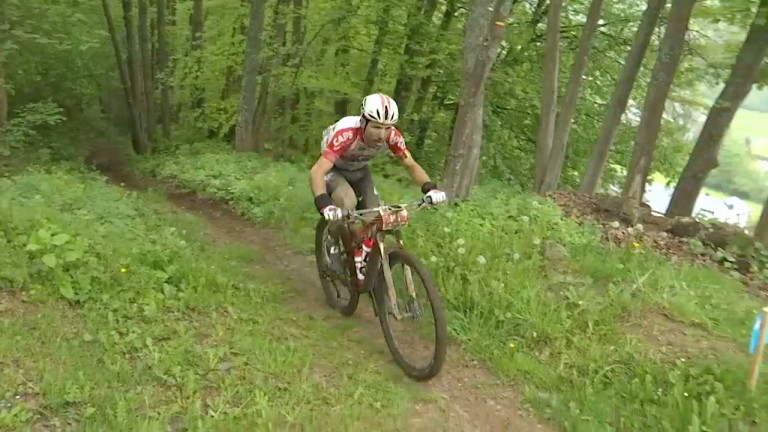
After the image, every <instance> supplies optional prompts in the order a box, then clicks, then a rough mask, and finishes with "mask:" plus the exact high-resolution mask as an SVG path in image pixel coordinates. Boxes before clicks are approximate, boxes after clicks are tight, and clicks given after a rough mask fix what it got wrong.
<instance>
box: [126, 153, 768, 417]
mask: <svg viewBox="0 0 768 432" xmlns="http://www.w3.org/2000/svg"><path fill="white" fill-rule="evenodd" d="M379 164H380V165H384V164H385V163H384V162H380V163H379ZM135 165H136V169H138V170H140V171H142V172H144V173H146V174H148V175H154V176H157V177H160V178H164V179H167V180H172V181H174V182H176V183H178V184H180V185H183V186H185V187H189V188H191V189H193V190H195V191H198V192H200V193H206V194H210V195H215V196H217V197H219V198H221V199H222V200H225V201H227V202H229V203H231V204H232V205H233V206H234V207H236V208H237V209H239V211H240V212H241V213H242V214H243V215H245V216H246V217H248V218H251V219H253V220H257V221H260V222H262V223H265V224H269V225H272V226H274V227H278V228H281V229H282V230H283V233H284V236H285V238H286V240H287V241H288V242H290V244H292V245H294V246H295V247H296V248H297V251H302V252H309V251H311V250H312V236H313V232H312V231H313V226H314V223H315V221H316V220H317V217H318V215H317V213H316V211H315V210H314V207H313V204H312V200H311V194H310V191H309V186H308V180H307V169H308V168H307V167H299V166H295V165H291V164H287V163H274V162H272V161H267V160H264V159H260V158H258V157H257V156H254V155H242V154H234V153H232V152H230V151H228V150H227V149H223V148H222V149H218V150H217V149H212V146H211V145H210V144H201V145H197V146H189V147H182V148H181V149H180V150H179V151H178V152H177V153H175V154H169V155H164V156H160V155H158V156H153V157H151V158H145V159H140V160H138V161H136V163H135ZM386 170H387V171H390V168H389V167H388V168H386ZM376 180H377V187H378V189H379V190H380V193H381V195H382V197H383V199H384V200H385V201H387V202H390V203H391V202H396V201H400V200H410V199H412V198H416V197H418V196H419V192H418V189H417V188H416V187H414V186H409V187H403V186H402V185H400V184H398V183H396V182H395V181H393V180H384V179H382V178H381V176H379V175H377V176H376ZM412 219H413V222H412V224H411V226H410V227H409V229H408V230H407V232H406V233H405V241H406V246H407V247H408V248H410V249H411V250H412V252H414V253H415V254H417V255H418V256H420V257H421V258H422V259H423V260H424V261H425V262H426V263H427V264H428V266H429V267H430V268H431V270H432V271H433V273H434V275H435V277H436V279H437V282H438V284H439V286H440V290H441V295H442V297H443V300H444V305H445V307H446V308H447V310H448V314H449V328H450V332H451V334H452V336H453V337H454V338H456V339H457V340H458V341H460V343H461V344H462V345H463V346H464V347H465V348H466V349H467V350H468V351H469V352H470V353H472V354H473V355H475V356H476V357H477V358H480V359H482V360H484V361H485V362H487V363H488V364H489V365H490V366H491V367H492V368H493V369H494V370H495V371H496V372H497V374H498V375H499V376H501V377H503V378H504V379H506V380H507V381H508V382H510V383H515V384H517V385H518V386H520V387H522V388H524V389H525V395H526V397H527V398H528V400H529V401H531V402H532V403H533V405H534V406H535V407H536V408H537V409H538V410H539V412H540V413H541V414H542V415H544V416H547V417H550V418H553V419H555V420H557V421H558V422H560V423H561V424H564V425H568V426H569V428H570V429H571V430H589V431H598V430H615V429H616V428H619V429H624V430H665V431H680V430H701V429H700V428H703V427H706V428H708V430H722V428H723V427H726V425H730V426H731V427H732V429H731V430H749V429H750V428H751V427H753V426H754V425H755V424H758V425H763V423H764V422H765V421H766V413H768V384H766V383H765V382H763V383H761V384H760V386H759V388H758V391H757V392H756V393H755V394H754V395H751V394H750V393H749V392H748V391H747V389H746V375H747V370H748V364H749V363H748V358H747V355H746V347H747V342H748V334H749V332H750V330H751V324H752V322H753V320H754V317H755V314H756V311H757V310H758V308H759V307H761V306H762V304H761V303H760V302H758V301H757V300H756V299H754V298H753V297H750V296H749V295H746V294H745V293H744V290H743V288H742V286H741V285H740V284H739V283H738V282H736V281H734V280H731V279H729V278H727V277H726V276H724V275H722V274H720V273H718V272H717V271H715V270H711V269H696V268H689V267H685V268H676V267H673V266H672V265H670V264H669V263H668V262H666V261H665V260H664V259H662V258H660V257H658V256H656V255H655V254H653V253H650V252H647V251H645V250H644V247H643V245H637V247H633V248H629V249H619V248H614V247H606V246H603V245H602V244H601V243H600V241H599V235H598V232H597V229H596V228H595V227H589V226H587V227H583V226H578V225H577V224H576V223H575V222H573V221H570V220H564V219H563V218H562V217H561V213H560V211H559V209H558V208H556V206H554V205H553V204H551V203H550V202H549V201H546V200H543V199H540V198H535V197H532V196H529V195H525V194H520V193H517V192H516V191H514V190H511V189H509V188H507V187H504V186H501V185H499V186H492V185H491V186H484V187H481V188H478V190H477V191H476V193H475V194H474V196H473V200H472V202H471V203H467V204H464V205H461V206H450V207H443V208H441V209H440V211H436V212H422V213H419V214H417V215H414V216H413V218H412ZM666 317H669V318H666ZM680 334H686V335H687V336H686V337H680V336H679V335H680ZM760 427H764V426H760Z"/></svg>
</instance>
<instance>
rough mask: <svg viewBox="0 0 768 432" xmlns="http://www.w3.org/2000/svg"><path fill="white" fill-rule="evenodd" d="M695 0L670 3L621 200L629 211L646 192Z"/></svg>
mask: <svg viewBox="0 0 768 432" xmlns="http://www.w3.org/2000/svg"><path fill="white" fill-rule="evenodd" d="M695 3H696V0H672V6H671V8H670V11H669V18H668V20H667V28H666V30H665V31H664V36H663V37H662V39H661V43H660V47H659V53H658V57H657V58H656V63H655V64H654V65H653V71H652V72H651V84H650V85H649V86H648V91H647V93H646V96H645V103H644V105H643V112H642V115H641V118H640V126H638V132H637V136H636V138H635V147H634V150H633V151H632V161H631V162H630V165H629V169H628V172H627V178H626V181H625V182H624V191H623V193H622V201H624V202H625V203H626V204H627V206H628V208H633V207H631V206H630V204H631V203H632V202H634V203H638V204H639V203H640V202H641V200H642V198H643V192H644V190H645V180H646V178H647V177H648V174H649V170H650V168H651V162H652V161H653V153H654V151H655V149H656V140H657V138H658V136H659V129H660V127H661V118H662V115H663V114H664V103H665V102H666V101H667V96H668V95H669V89H670V87H671V86H672V82H673V81H674V78H675V72H676V71H677V66H678V64H679V63H680V56H681V55H682V53H683V47H684V44H685V33H686V32H687V31H688V21H689V19H690V17H691V11H692V10H693V5H694V4H695Z"/></svg>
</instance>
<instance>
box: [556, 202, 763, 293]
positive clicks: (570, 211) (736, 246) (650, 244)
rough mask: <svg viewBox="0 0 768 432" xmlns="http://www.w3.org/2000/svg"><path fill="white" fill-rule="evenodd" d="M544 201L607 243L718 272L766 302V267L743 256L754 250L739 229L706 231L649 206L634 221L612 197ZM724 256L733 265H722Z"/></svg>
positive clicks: (715, 226) (710, 228)
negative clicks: (588, 226)
mask: <svg viewBox="0 0 768 432" xmlns="http://www.w3.org/2000/svg"><path fill="white" fill-rule="evenodd" d="M545 196H546V197H548V198H549V199H551V200H552V201H554V202H555V204H557V205H558V206H559V207H560V208H561V210H562V211H563V214H564V215H565V216H566V217H570V218H573V219H575V220H577V221H579V222H580V223H585V222H594V223H597V225H598V226H599V227H600V230H601V234H602V241H603V242H604V243H608V244H613V245H617V246H622V247H630V246H632V247H642V248H644V249H647V250H651V251H653V252H655V253H657V254H659V255H661V256H664V257H666V258H668V259H669V260H670V262H672V263H674V264H676V265H695V266H707V267H713V268H717V269H719V270H722V271H723V272H725V273H727V274H728V275H729V276H732V277H734V278H736V279H738V280H740V281H741V282H742V283H743V284H744V286H745V288H746V291H747V292H749V293H751V294H754V295H756V296H758V297H768V280H766V279H764V276H763V275H762V273H761V270H762V268H761V266H763V265H765V263H762V262H760V261H759V260H756V259H753V257H751V256H749V255H748V254H745V253H743V252H741V251H744V250H747V251H748V250H752V249H754V247H755V242H754V240H753V239H752V237H751V236H749V235H747V234H745V233H744V231H743V229H742V228H740V227H738V226H735V225H728V224H711V225H705V224H702V223H700V222H698V221H695V220H693V219H691V218H667V217H664V216H658V215H654V214H651V211H650V208H649V207H648V206H647V205H640V206H636V208H635V209H634V215H628V214H626V213H625V211H624V209H623V208H622V205H621V201H620V199H619V198H618V197H614V196H608V195H602V196H592V195H587V194H583V193H580V192H576V191H555V192H549V193H547V194H545ZM692 240H695V241H694V242H692ZM692 243H698V244H699V247H696V248H694V247H693V246H692ZM726 251H727V252H726ZM723 255H727V256H729V257H730V258H731V259H730V260H723Z"/></svg>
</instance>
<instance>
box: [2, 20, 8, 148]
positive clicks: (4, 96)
mask: <svg viewBox="0 0 768 432" xmlns="http://www.w3.org/2000/svg"><path fill="white" fill-rule="evenodd" d="M3 7H5V6H0V8H3ZM4 18H5V15H4V14H3V13H2V11H0V145H2V144H3V142H5V127H6V125H7V124H8V91H7V90H6V89H5V54H4V53H3V42H4V41H5V40H6V38H7V35H6V33H5V27H4Z"/></svg>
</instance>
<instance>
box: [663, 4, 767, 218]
mask: <svg viewBox="0 0 768 432" xmlns="http://www.w3.org/2000/svg"><path fill="white" fill-rule="evenodd" d="M766 53H768V0H761V2H760V5H759V6H758V8H757V13H756V14H755V18H754V19H753V20H752V24H750V26H749V31H748V32H747V37H746V39H745V40H744V44H743V45H742V46H741V49H740V50H739V54H738V55H737V57H736V61H735V62H734V64H733V67H732V68H731V74H730V76H729V77H728V81H726V83H725V87H723V90H722V91H721V92H720V95H719V96H718V97H717V100H715V103H714V104H713V105H712V107H711V108H710V109H709V114H708V115H707V120H706V122H705V123H704V126H703V127H702V129H701V132H699V138H698V139H697V140H696V145H695V146H694V147H693V152H692V153H691V156H690V158H689V159H688V163H687V164H686V165H685V168H684V169H683V172H682V174H681V175H680V180H679V181H678V182H677V186H676V187H675V191H674V193H673V194H672V199H671V200H670V202H669V207H668V208H667V212H666V215H667V216H668V217H673V216H690V215H691V213H693V207H694V205H695V204H696V199H697V198H698V197H699V193H701V188H702V187H703V186H704V181H705V180H706V179H707V176H708V175H709V173H710V171H712V170H713V169H715V168H717V166H718V161H717V155H718V153H719V152H720V146H721V144H722V141H723V137H724V136H725V133H726V132H727V131H728V128H729V127H730V125H731V121H733V117H734V116H735V115H736V111H738V110H739V107H740V106H741V104H742V103H743V102H744V99H745V98H746V97H747V95H748V94H749V92H750V90H751V89H752V85H753V84H754V83H755V82H757V80H758V78H759V74H760V66H761V64H762V63H763V59H765V57H766Z"/></svg>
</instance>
